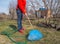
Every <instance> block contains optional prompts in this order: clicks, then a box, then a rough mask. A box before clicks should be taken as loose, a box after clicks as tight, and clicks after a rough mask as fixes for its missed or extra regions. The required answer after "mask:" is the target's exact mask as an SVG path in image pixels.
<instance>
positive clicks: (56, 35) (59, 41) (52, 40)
mask: <svg viewBox="0 0 60 44" xmlns="http://www.w3.org/2000/svg"><path fill="white" fill-rule="evenodd" d="M33 22H34V23H36V22H37V21H36V22H35V21H33ZM33 22H32V23H33ZM9 25H15V26H17V23H16V21H14V20H12V21H5V22H0V32H2V31H4V30H6V29H7V28H8V26H9ZM23 26H24V27H25V29H26V30H25V31H24V33H25V34H24V35H22V34H20V33H19V32H16V33H14V34H13V35H11V38H13V39H14V40H15V41H17V42H18V41H19V42H24V41H26V37H25V36H26V35H27V34H28V32H29V31H30V30H31V29H32V27H31V26H30V24H29V23H28V21H23ZM33 26H34V28H35V29H38V30H39V31H41V32H42V33H43V34H44V38H43V39H41V40H39V41H32V42H31V41H27V44H60V32H59V31H56V30H55V29H53V28H44V27H38V26H36V25H33ZM9 29H10V28H9ZM6 31H7V30H6ZM10 32H12V31H10ZM0 44H15V43H14V42H12V41H11V40H10V39H9V38H8V37H7V36H5V35H0Z"/></svg>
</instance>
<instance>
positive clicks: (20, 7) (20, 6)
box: [16, 0, 27, 33]
mask: <svg viewBox="0 0 60 44" xmlns="http://www.w3.org/2000/svg"><path fill="white" fill-rule="evenodd" d="M16 13H17V24H18V31H19V32H20V33H23V30H24V28H23V27H22V18H23V14H24V15H27V13H26V0H17V6H16Z"/></svg>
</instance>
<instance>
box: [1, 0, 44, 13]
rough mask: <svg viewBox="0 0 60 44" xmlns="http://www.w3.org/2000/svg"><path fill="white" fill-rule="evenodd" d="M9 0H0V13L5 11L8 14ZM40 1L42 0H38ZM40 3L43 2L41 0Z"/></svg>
mask: <svg viewBox="0 0 60 44" xmlns="http://www.w3.org/2000/svg"><path fill="white" fill-rule="evenodd" d="M10 1H11V0H0V13H3V12H4V13H7V14H8V12H9V11H8V7H9V2H10ZM14 1H15V0H14ZM39 1H40V2H41V1H42V0H39ZM41 4H42V5H43V3H42V2H41Z"/></svg>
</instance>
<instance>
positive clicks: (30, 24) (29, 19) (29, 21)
mask: <svg viewBox="0 0 60 44" xmlns="http://www.w3.org/2000/svg"><path fill="white" fill-rule="evenodd" d="M26 17H27V19H28V21H29V23H30V25H31V26H32V27H33V25H32V23H31V21H30V18H29V17H28V15H27V14H26Z"/></svg>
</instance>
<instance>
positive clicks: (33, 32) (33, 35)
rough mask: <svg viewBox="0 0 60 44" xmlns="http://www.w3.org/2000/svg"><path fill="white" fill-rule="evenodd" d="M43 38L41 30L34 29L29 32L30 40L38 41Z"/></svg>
mask: <svg viewBox="0 0 60 44" xmlns="http://www.w3.org/2000/svg"><path fill="white" fill-rule="evenodd" d="M41 38H43V34H42V33H41V32H40V31H39V30H36V29H34V30H31V31H30V32H29V35H28V40H30V41H36V40H40V39H41Z"/></svg>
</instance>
